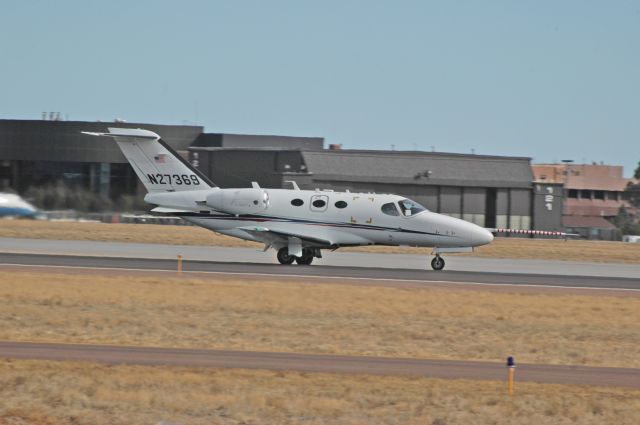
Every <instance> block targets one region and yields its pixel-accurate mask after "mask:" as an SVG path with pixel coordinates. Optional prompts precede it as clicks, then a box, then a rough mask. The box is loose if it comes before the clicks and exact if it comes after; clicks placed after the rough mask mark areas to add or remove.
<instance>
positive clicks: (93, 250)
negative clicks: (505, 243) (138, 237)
mask: <svg viewBox="0 0 640 425" xmlns="http://www.w3.org/2000/svg"><path fill="white" fill-rule="evenodd" d="M0 252H4V253H24V254H56V255H80V256H95V257H120V258H124V257H128V258H153V259H165V260H171V259H175V258H176V256H177V255H178V254H180V255H182V256H183V257H184V258H185V259H186V260H189V261H213V262H219V263H223V262H233V263H253V264H275V263H277V261H276V258H275V253H274V251H273V250H269V251H267V252H262V250H260V249H255V248H228V247H218V246H183V245H159V244H140V243H123V242H96V241H65V240H47V239H16V238H0ZM429 252H430V251H429V249H428V248H425V250H424V255H416V254H384V253H364V252H350V251H342V250H337V251H335V252H330V251H323V253H322V255H323V257H324V258H322V259H319V260H318V259H316V260H315V261H314V263H313V266H314V267H315V266H334V267H362V268H367V267H370V266H371V265H372V264H374V265H375V267H376V268H382V269H404V270H414V271H426V270H427V269H429V270H430V269H431V267H430V266H429V264H428V263H429V261H430V257H429V256H428V255H427V254H428V253H429ZM444 258H445V260H446V262H447V265H446V267H445V270H446V271H457V272H494V273H512V274H544V275H556V276H599V277H607V278H609V277H622V278H624V277H626V278H640V265H638V264H607V263H587V262H575V261H549V260H514V259H500V258H482V257H476V256H473V255H469V256H456V255H444Z"/></svg>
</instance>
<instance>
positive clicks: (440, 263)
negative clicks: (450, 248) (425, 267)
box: [431, 255, 444, 271]
mask: <svg viewBox="0 0 640 425" xmlns="http://www.w3.org/2000/svg"><path fill="white" fill-rule="evenodd" d="M431 268H432V269H433V270H436V271H438V270H442V269H444V258H442V257H440V256H439V255H438V256H435V257H433V260H431Z"/></svg>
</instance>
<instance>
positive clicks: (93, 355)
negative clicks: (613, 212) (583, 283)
mask: <svg viewBox="0 0 640 425" xmlns="http://www.w3.org/2000/svg"><path fill="white" fill-rule="evenodd" d="M0 357H4V358H10V359H39V360H61V361H86V362H99V363H107V364H138V365H156V366H159V365H171V366H192V367H213V368H241V369H267V370H282V371H287V370H291V371H299V372H320V373H350V374H368V375H399V376H424V377H431V378H444V379H476V380H504V379H505V376H506V374H507V370H506V369H507V368H506V367H505V365H503V364H500V363H490V362H477V361H454V360H426V359H405V358H387V357H364V356H338V355H313V354H295V353H266V352H250V351H222V350H196V349H177V348H157V347H123V346H103V345H82V344H53V343H31V342H13V341H0ZM517 380H519V381H530V382H538V383H550V384H551V383H553V384H570V385H597V386H618V387H633V388H640V369H625V368H605V367H585V366H559V365H533V364H522V365H519V366H518V367H517Z"/></svg>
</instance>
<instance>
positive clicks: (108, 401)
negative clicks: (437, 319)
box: [0, 360, 640, 425]
mask: <svg viewBox="0 0 640 425" xmlns="http://www.w3.org/2000/svg"><path fill="white" fill-rule="evenodd" d="M161 421H165V423H173V424H175V423H180V424H194V425H198V424H203V425H204V424H256V425H258V424H310V425H313V424H326V423H331V424H354V425H356V424H415V425H418V424H420V425H423V424H426V425H452V424H474V425H489V424H491V425H502V424H518V425H544V424H581V425H596V424H597V425H601V424H616V425H637V424H638V423H640V391H638V390H630V389H617V388H599V387H580V386H563V385H541V384H532V383H522V384H520V383H517V385H516V394H515V395H514V396H513V397H508V396H506V395H505V385H504V383H502V382H492V381H464V380H437V379H427V378H402V377H375V376H361V375H331V374H309V373H296V372H287V373H284V372H268V371H247V370H216V369H196V368H178V367H148V366H104V365H98V364H92V363H67V362H57V363H56V362H45V361H23V360H21V361H7V360H2V361H0V424H3V425H4V424H7V425H8V424H12V425H15V424H32V425H53V424H56V425H71V424H73V425H80V424H91V425H102V424H123V425H124V424H126V425H129V424H157V423H159V422H161Z"/></svg>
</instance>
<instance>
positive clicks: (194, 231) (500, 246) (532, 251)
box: [0, 220, 640, 264]
mask: <svg viewBox="0 0 640 425" xmlns="http://www.w3.org/2000/svg"><path fill="white" fill-rule="evenodd" d="M0 237H7V238H31V239H65V240H93V241H111V242H140V243H160V244H174V245H216V246H228V247H258V246H261V245H258V244H256V243H251V242H246V241H242V240H240V239H236V238H231V237H228V236H223V235H218V234H216V233H213V232H211V231H209V230H205V229H203V228H200V227H194V226H159V225H152V224H104V223H77V222H48V221H33V220H0ZM343 250H345V251H364V252H386V253H415V254H426V253H429V252H430V250H429V249H428V248H409V247H359V248H343ZM463 255H464V254H463ZM472 255H475V256H480V257H493V258H522V259H526V258H530V259H538V260H543V259H548V260H567V261H569V260H572V261H588V262H607V263H633V264H640V244H628V243H626V244H625V243H622V242H603V241H585V240H568V241H563V240H552V239H523V238H497V239H496V240H495V241H494V242H493V243H492V244H490V245H487V246H484V247H480V248H479V249H478V250H477V251H476V252H475V253H474V254H472Z"/></svg>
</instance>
